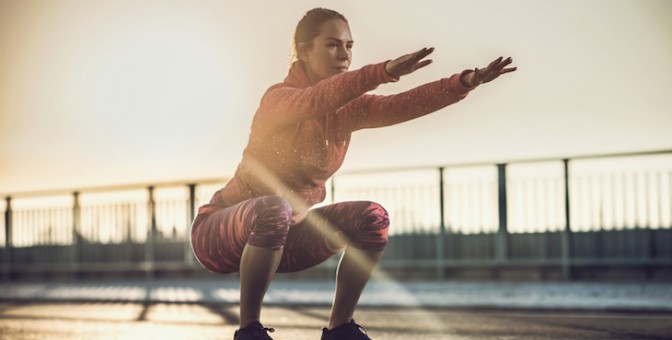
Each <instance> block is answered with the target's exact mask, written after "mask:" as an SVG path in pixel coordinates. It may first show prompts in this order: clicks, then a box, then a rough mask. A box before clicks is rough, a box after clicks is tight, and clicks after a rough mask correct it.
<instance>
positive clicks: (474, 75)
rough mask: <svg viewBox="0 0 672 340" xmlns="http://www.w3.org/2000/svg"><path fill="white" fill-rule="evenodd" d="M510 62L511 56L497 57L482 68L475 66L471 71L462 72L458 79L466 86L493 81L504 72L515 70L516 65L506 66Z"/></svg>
mask: <svg viewBox="0 0 672 340" xmlns="http://www.w3.org/2000/svg"><path fill="white" fill-rule="evenodd" d="M511 62H513V60H512V59H511V57H508V58H506V59H504V57H499V58H497V59H495V60H494V61H493V62H491V63H490V64H489V65H488V66H487V67H486V68H484V69H479V68H476V69H475V70H474V71H472V72H468V73H465V74H463V75H462V78H461V79H460V80H461V81H462V84H463V85H464V86H466V87H476V86H478V85H481V84H484V83H487V82H489V81H493V80H495V79H497V77H499V76H501V75H502V74H504V73H509V72H513V71H515V70H516V69H517V67H506V66H508V65H510V64H511Z"/></svg>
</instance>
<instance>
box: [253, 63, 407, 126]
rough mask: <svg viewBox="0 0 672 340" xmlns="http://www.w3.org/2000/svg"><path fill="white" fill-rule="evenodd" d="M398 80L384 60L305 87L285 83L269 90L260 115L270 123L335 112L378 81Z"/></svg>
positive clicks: (375, 85) (377, 83)
mask: <svg viewBox="0 0 672 340" xmlns="http://www.w3.org/2000/svg"><path fill="white" fill-rule="evenodd" d="M397 80H398V79H395V78H393V77H391V76H390V75H388V74H387V72H385V63H379V64H373V65H367V66H364V67H362V68H360V69H358V70H355V71H351V72H345V73H342V74H338V75H335V76H333V77H330V78H327V79H325V80H322V81H320V82H319V83H317V84H316V85H314V86H310V87H306V88H298V87H292V86H289V85H287V84H284V83H282V84H278V85H275V86H272V87H271V88H270V89H268V91H266V93H265V94H264V96H263V98H262V99H261V105H260V107H259V110H258V111H257V115H258V116H260V117H259V118H261V119H262V120H264V121H265V122H266V124H268V125H270V126H279V125H288V124H295V123H298V122H301V121H304V120H308V119H314V118H318V117H321V116H324V115H326V114H328V113H330V112H334V111H336V110H337V109H338V108H340V107H342V106H344V105H345V104H347V103H349V102H351V101H352V100H354V99H356V98H359V97H361V96H362V95H363V94H365V93H366V92H368V91H371V90H373V89H375V88H376V87H378V85H380V84H383V83H387V82H393V81H397Z"/></svg>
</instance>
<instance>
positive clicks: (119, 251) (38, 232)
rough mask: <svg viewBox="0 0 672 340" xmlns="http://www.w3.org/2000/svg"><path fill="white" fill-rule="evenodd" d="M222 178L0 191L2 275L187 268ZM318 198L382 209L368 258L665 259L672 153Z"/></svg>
mask: <svg viewBox="0 0 672 340" xmlns="http://www.w3.org/2000/svg"><path fill="white" fill-rule="evenodd" d="M225 182H226V179H212V180H202V181H189V182H173V183H158V184H153V185H128V186H116V187H103V188H89V189H77V190H63V191H50V192H29V193H14V194H6V195H4V197H5V199H4V201H2V203H0V209H2V210H3V211H4V219H2V221H0V226H1V227H2V228H0V244H1V245H2V252H1V253H0V256H1V257H2V264H3V276H4V277H5V279H9V278H10V277H11V276H12V275H13V273H20V272H24V271H33V272H40V271H48V270H52V271H53V270H60V271H66V272H87V271H105V270H121V271H123V270H133V269H136V270H141V271H144V272H145V273H146V274H147V277H148V278H151V277H153V275H154V273H155V272H156V271H157V270H169V269H171V268H172V269H180V268H193V267H197V264H196V263H195V261H194V259H193V256H192V254H191V250H190V247H189V244H188V239H189V226H190V221H192V220H193V218H194V216H195V209H196V207H198V206H199V205H201V204H202V203H204V202H205V201H208V200H209V199H210V196H211V195H212V193H213V192H214V191H215V190H216V189H218V188H219V187H221V186H222V185H223V184H224V183H225ZM329 189H330V190H329V191H330V192H329V198H330V199H329V200H328V201H327V202H325V203H324V204H328V203H330V202H333V201H343V200H355V199H366V200H372V201H376V202H379V203H381V204H382V205H383V206H384V207H385V208H386V209H387V210H388V212H389V213H390V218H391V221H392V226H391V229H390V244H389V245H388V249H387V250H386V255H385V257H384V260H383V262H382V264H381V266H382V267H383V268H384V267H388V268H400V267H414V268H417V267H426V268H435V270H436V277H437V278H443V277H444V276H445V275H446V270H447V269H450V268H462V267H465V266H472V267H483V266H521V265H532V264H534V265H543V266H555V267H558V268H561V271H562V277H563V278H564V279H570V278H571V270H572V268H573V267H574V266H579V265H593V264H599V263H620V264H627V263H631V264H633V265H651V264H654V265H656V264H657V265H669V264H671V263H672V251H671V250H670V248H671V247H670V245H672V229H671V228H670V227H671V226H672V150H662V151H654V152H639V153H628V154H611V155H595V156H583V157H573V158H563V159H534V160H521V161H511V162H506V163H498V164H488V163H480V164H455V165H445V166H438V167H423V168H408V169H380V170H367V171H352V172H345V173H342V174H339V175H337V176H336V177H335V178H334V179H333V180H332V181H331V183H330V187H329Z"/></svg>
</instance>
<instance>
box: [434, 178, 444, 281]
mask: <svg viewBox="0 0 672 340" xmlns="http://www.w3.org/2000/svg"><path fill="white" fill-rule="evenodd" d="M444 170H445V168H444V167H439V237H437V238H436V278H437V279H438V280H442V279H444V278H445V277H446V271H445V268H444V263H445V259H446V215H445V208H444V207H445V193H444V183H443V173H444Z"/></svg>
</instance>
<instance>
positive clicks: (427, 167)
mask: <svg viewBox="0 0 672 340" xmlns="http://www.w3.org/2000/svg"><path fill="white" fill-rule="evenodd" d="M665 154H672V149H664V150H654V151H640V152H621V153H608V154H588V155H575V156H565V157H544V158H522V159H514V160H501V161H488V162H470V163H447V164H434V165H432V164H430V165H417V166H410V167H387V168H362V169H346V170H343V171H339V172H338V173H337V175H336V177H338V175H361V174H367V173H391V172H403V171H419V170H430V169H438V168H439V167H444V168H471V167H478V166H494V165H496V164H521V163H545V162H560V161H562V160H563V159H569V160H582V159H596V158H618V157H637V156H655V155H665Z"/></svg>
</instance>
